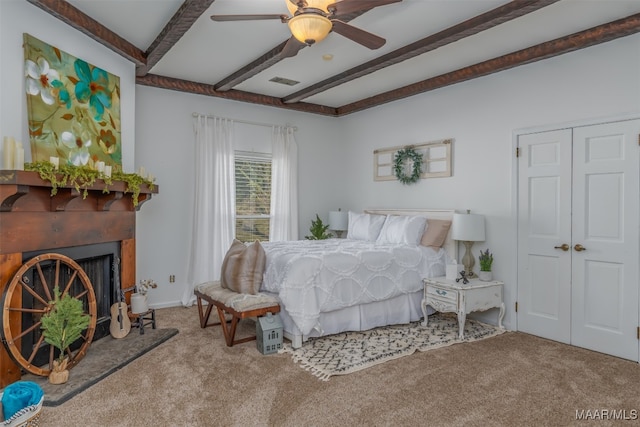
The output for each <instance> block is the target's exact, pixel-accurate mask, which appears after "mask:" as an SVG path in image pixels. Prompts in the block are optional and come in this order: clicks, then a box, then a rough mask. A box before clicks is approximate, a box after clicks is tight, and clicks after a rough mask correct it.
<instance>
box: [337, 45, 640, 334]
mask: <svg viewBox="0 0 640 427" xmlns="http://www.w3.org/2000/svg"><path fill="white" fill-rule="evenodd" d="M639 76H640V35H635V36H629V37H626V38H623V39H620V40H617V41H613V42H609V43H605V44H602V45H598V46H594V47H591V48H588V49H584V50H580V51H577V52H573V53H570V54H566V55H563V56H560V57H556V58H552V59H549V60H546V61H541V62H536V63H533V64H530V65H526V66H522V67H519V68H516V69H512V70H508V71H504V72H501V73H497V74H493V75H490V76H487V77H484V78H480V79H476V80H472V81H469V82H465V83H461V84H458V85H454V86H450V87H446V88H443V89H439V90H435V91H432V92H429V93H425V94H422V95H418V96H414V97H412V98H408V99H406V100H404V101H400V102H395V103H391V104H388V105H384V106H380V107H377V108H373V109H370V110H365V111H364V112H361V113H358V114H357V115H354V116H353V117H348V118H345V119H344V123H343V129H344V134H345V139H346V140H347V141H348V144H345V150H344V156H345V157H347V158H349V159H350V165H351V167H350V168H349V169H348V176H347V178H346V182H348V183H349V185H350V188H349V190H350V194H351V195H352V197H351V203H350V205H349V206H348V207H349V208H350V209H355V210H361V209H364V208H366V207H395V206H397V207H404V208H414V207H433V208H454V209H458V210H459V211H461V212H464V210H465V209H471V210H472V211H473V212H475V213H479V214H484V215H485V216H486V217H485V218H486V221H485V222H486V232H487V237H486V241H485V242H484V243H482V244H476V245H474V254H475V256H476V265H477V255H478V251H479V250H480V249H485V248H490V249H491V251H492V252H493V253H494V259H495V261H494V277H495V278H497V279H499V280H503V281H504V282H505V302H506V304H507V316H506V318H505V321H506V324H507V326H511V327H515V321H514V302H515V293H516V287H515V283H516V253H515V246H514V243H515V230H514V226H515V225H514V224H515V223H514V218H513V217H512V209H513V203H514V200H512V199H513V197H512V186H513V185H515V182H514V181H513V179H512V170H513V168H514V166H515V165H514V160H515V157H514V155H515V153H514V145H513V134H514V132H516V131H517V130H518V129H522V128H530V127H535V126H546V125H551V124H559V125H561V124H564V123H569V122H574V121H584V120H586V119H590V118H602V117H609V116H624V115H626V114H628V113H636V114H638V113H640V78H639ZM441 138H453V139H454V143H453V176H452V177H450V178H434V179H425V180H421V181H420V182H419V183H416V184H414V185H408V186H405V185H402V184H400V183H399V182H397V181H383V182H374V181H373V178H372V158H373V151H374V150H375V149H378V148H384V147H392V146H396V145H403V144H415V143H420V142H427V141H431V140H436V139H441ZM463 251H464V247H463V246H462V245H460V256H459V258H458V259H460V258H461V257H462V255H463V253H464V252H463ZM476 269H477V267H476ZM487 320H493V321H494V322H495V313H493V314H492V313H488V316H487Z"/></svg>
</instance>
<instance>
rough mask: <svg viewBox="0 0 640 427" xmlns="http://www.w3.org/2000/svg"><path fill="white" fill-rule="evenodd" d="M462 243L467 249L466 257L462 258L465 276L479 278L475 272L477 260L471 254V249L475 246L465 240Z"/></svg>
mask: <svg viewBox="0 0 640 427" xmlns="http://www.w3.org/2000/svg"><path fill="white" fill-rule="evenodd" d="M462 243H463V244H464V247H465V251H464V256H463V257H462V265H464V273H465V276H467V277H468V278H470V279H471V278H474V277H478V276H477V275H476V274H475V273H474V272H473V266H474V265H475V263H476V260H475V258H474V257H473V254H472V253H471V247H472V246H473V242H472V241H468V240H465V241H463V242H462Z"/></svg>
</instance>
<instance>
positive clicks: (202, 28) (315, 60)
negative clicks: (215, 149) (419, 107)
mask: <svg viewBox="0 0 640 427" xmlns="http://www.w3.org/2000/svg"><path fill="white" fill-rule="evenodd" d="M285 1H286V0H215V1H214V2H213V4H212V5H211V6H210V7H209V9H208V10H207V11H206V12H204V13H203V14H202V15H201V16H200V18H199V19H197V21H196V22H195V23H194V24H193V26H192V27H191V28H190V29H189V30H188V31H187V32H186V33H185V34H184V36H183V37H182V38H181V39H180V40H179V41H178V42H177V43H176V44H175V45H174V46H173V47H172V48H171V49H170V50H169V51H168V52H167V53H166V54H165V55H164V56H163V57H162V59H160V61H159V62H158V63H157V64H156V65H155V66H153V68H151V69H150V70H149V72H150V73H151V74H156V75H160V76H166V77H174V78H178V79H183V80H188V81H193V82H198V83H203V84H208V85H215V84H216V83H218V82H219V81H221V80H222V79H224V78H225V77H227V76H229V75H230V74H232V73H233V72H234V71H236V70H238V69H240V68H242V67H243V66H245V65H247V64H248V63H250V62H252V61H253V60H255V59H256V58H259V57H260V56H262V55H264V54H265V53H266V52H268V51H270V50H271V49H273V48H274V47H275V46H277V45H279V44H280V43H282V42H284V41H286V40H287V39H288V38H289V37H290V33H289V30H288V27H287V25H286V24H283V23H281V22H280V21H279V20H268V21H235V22H214V21H212V20H211V19H210V15H212V14H218V15H220V14H252V13H276V14H279V13H282V14H287V8H286V5H285ZM68 2H69V3H70V4H72V5H73V6H75V7H76V8H78V9H79V10H80V11H81V12H83V13H84V14H86V15H88V16H90V17H92V18H93V19H95V20H96V21H98V22H100V23H101V24H102V25H104V26H105V27H107V28H108V29H110V30H111V31H113V32H114V33H116V34H117V35H119V36H120V37H122V38H124V39H126V40H128V41H129V42H130V43H132V44H133V45H135V46H136V47H137V48H139V49H140V50H142V51H146V50H147V49H148V48H149V46H150V45H151V43H152V42H153V41H154V40H155V38H156V37H157V36H158V35H159V34H160V32H161V31H162V30H163V28H164V27H165V25H166V24H167V22H169V20H170V19H171V18H172V16H173V15H174V14H175V12H176V11H177V10H178V9H179V8H180V6H181V5H182V4H183V0H68ZM506 3H509V2H508V1H504V0H403V1H402V2H401V3H395V4H390V5H386V6H381V7H378V8H375V9H373V10H370V11H368V12H366V13H364V14H362V15H361V16H359V17H357V18H355V19H354V20H352V21H350V24H352V25H354V26H357V27H359V28H361V29H363V30H366V31H369V32H372V33H374V34H377V35H379V36H381V37H384V38H385V39H386V40H387V43H386V44H385V45H384V46H383V47H382V48H380V49H378V50H370V49H367V48H365V47H363V46H361V45H359V44H357V43H355V42H353V41H351V40H349V39H347V38H344V37H342V36H341V35H339V34H336V33H331V34H330V35H329V36H328V37H327V38H326V39H325V40H324V41H322V42H319V43H317V44H316V45H314V46H310V47H306V48H304V49H302V50H300V52H299V53H298V54H297V56H295V57H292V58H287V59H284V60H282V61H280V62H278V63H276V64H275V65H273V66H272V67H270V68H267V69H266V70H264V71H262V72H260V73H258V74H257V75H255V76H253V77H252V78H250V79H248V80H246V81H244V82H242V83H240V84H239V85H237V86H235V87H234V89H237V90H241V91H245V92H251V93H255V94H261V95H268V96H273V97H277V98H281V97H284V96H286V95H289V94H291V93H293V92H296V91H298V90H300V89H303V88H305V87H307V86H309V85H312V84H314V83H317V82H318V81H321V80H324V79H327V78H330V77H332V76H334V75H336V74H339V73H342V72H344V71H346V70H349V69H350V68H352V67H355V66H357V65H359V64H361V63H363V62H366V61H369V60H373V59H375V58H378V57H380V56H381V55H384V54H386V53H389V52H392V51H394V50H396V49H398V48H401V47H403V46H405V45H407V44H410V43H412V42H415V41H417V40H420V39H422V38H425V37H427V36H429V35H432V34H434V33H437V32H439V31H441V30H444V29H446V28H448V27H451V26H453V25H455V24H459V23H461V22H463V21H465V20H468V19H470V18H472V17H474V16H477V15H479V14H481V13H484V12H487V11H489V10H491V9H494V8H496V7H498V6H501V5H504V4H506ZM638 13H640V0H561V1H559V2H557V3H555V4H551V5H549V6H546V7H544V8H542V9H540V10H538V11H536V12H533V13H531V14H528V15H525V16H522V17H520V18H516V19H514V20H512V21H509V22H506V23H503V24H501V25H498V26H496V27H493V28H491V29H489V30H486V31H483V32H481V33H479V34H477V35H472V36H469V37H467V38H465V39H462V40H460V41H457V42H454V43H451V44H449V45H446V46H443V47H441V48H438V49H436V50H434V51H431V52H428V53H426V54H422V55H420V56H418V57H415V58H413V59H410V60H407V61H404V62H402V63H400V64H396V65H392V66H389V67H387V68H384V69H382V70H379V71H377V72H374V73H371V74H369V75H366V76H364V77H361V78H358V79H356V80H353V81H350V82H347V83H345V84H342V85H340V86H337V87H335V88H332V89H329V90H326V91H324V92H321V93H319V94H316V95H313V96H311V97H309V98H306V99H304V102H308V103H313V104H320V105H324V106H329V107H340V106H342V105H345V104H349V103H352V102H355V101H358V100H360V99H363V98H367V97H370V96H373V95H376V94H379V93H382V92H386V91H390V90H393V89H396V88H398V87H402V86H405V85H408V84H411V83H415V82H418V81H422V80H425V79H428V78H431V77H434V76H437V75H440V74H443V73H446V72H450V71H454V70H456V69H459V68H461V67H465V66H469V65H472V64H475V63H479V62H481V61H484V60H487V59H491V58H494V57H498V56H500V55H504V54H507V53H510V52H514V51H517V50H520V49H523V48H526V47H529V46H532V45H536V44H539V43H542V42H546V41H549V40H552V39H555V38H558V37H561V36H566V35H569V34H572V33H575V32H578V31H582V30H586V29H589V28H591V27H594V26H597V25H600V24H603V23H607V22H611V21H614V20H617V19H620V18H624V17H627V16H630V15H634V14H638ZM324 54H332V55H333V59H332V60H331V61H327V60H324V59H323V58H322V56H323V55H324ZM276 76H279V77H285V78H288V79H292V80H297V81H299V82H300V84H298V85H296V86H293V87H289V86H285V85H281V84H277V83H273V82H270V81H269V79H271V78H273V77H276Z"/></svg>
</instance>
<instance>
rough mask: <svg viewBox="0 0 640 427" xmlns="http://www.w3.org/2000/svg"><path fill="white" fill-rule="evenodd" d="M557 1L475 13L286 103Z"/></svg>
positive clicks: (518, 0) (532, 1)
mask: <svg viewBox="0 0 640 427" xmlns="http://www.w3.org/2000/svg"><path fill="white" fill-rule="evenodd" d="M557 1H558V0H527V1H522V0H516V1H512V2H510V3H507V4H505V5H503V6H500V7H497V8H495V9H493V10H490V11H489V12H486V13H483V14H481V15H478V16H475V17H473V18H471V19H468V20H466V21H464V22H461V23H460V24H457V25H454V26H452V27H449V28H447V29H445V30H442V31H440V32H439V33H436V34H433V35H430V36H428V37H425V38H423V39H421V40H418V41H417V42H414V43H411V44H409V45H407V46H404V47H401V48H400V49H396V50H394V51H393V52H389V53H387V54H385V55H382V56H380V57H378V58H376V59H373V60H371V61H368V62H365V63H364V64H360V65H358V66H356V67H354V68H351V69H349V70H347V71H344V72H342V73H340V74H336V75H335V76H332V77H329V78H328V79H326V80H323V81H321V82H318V83H315V84H313V85H311V86H308V87H306V88H304V89H301V90H299V91H297V92H295V93H292V94H290V95H287V96H285V97H284V98H283V100H284V102H286V103H292V102H298V101H301V100H302V99H304V98H308V97H310V96H313V95H316V94H318V93H321V92H324V91H326V90H328V89H331V88H333V87H336V86H339V85H341V84H344V83H347V82H350V81H352V80H355V79H357V78H359V77H362V76H365V75H367V74H371V73H373V72H375V71H378V70H381V69H383V68H386V67H389V66H391V65H395V64H398V63H400V62H403V61H406V60H408V59H411V58H414V57H416V56H419V55H422V54H424V53H427V52H430V51H432V50H435V49H438V48H440V47H442V46H445V45H448V44H450V43H454V42H456V41H458V40H461V39H463V38H465V37H469V36H472V35H474V34H478V33H480V32H482V31H485V30H488V29H490V28H492V27H495V26H496V25H500V24H503V23H505V22H507V21H510V20H512V19H515V18H519V17H521V16H523V15H526V14H528V13H531V12H535V11H536V10H538V9H541V8H543V7H546V6H548V5H550V4H552V3H556V2H557Z"/></svg>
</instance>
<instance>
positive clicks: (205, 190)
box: [182, 115, 236, 306]
mask: <svg viewBox="0 0 640 427" xmlns="http://www.w3.org/2000/svg"><path fill="white" fill-rule="evenodd" d="M193 125H194V132H195V141H196V144H195V204H194V213H193V230H192V238H191V254H190V257H189V270H188V271H189V274H188V277H187V288H186V289H185V290H184V293H183V295H182V304H183V305H185V306H190V305H193V303H194V302H195V296H194V295H193V289H194V288H195V286H196V285H198V284H200V283H202V282H206V281H209V280H218V279H219V278H220V270H221V267H222V260H223V258H224V255H225V254H226V252H227V250H228V249H229V246H231V242H232V241H233V235H234V219H235V193H236V186H235V158H234V152H233V121H232V120H229V119H223V118H218V117H211V116H204V115H197V116H195V117H194V119H193Z"/></svg>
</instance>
